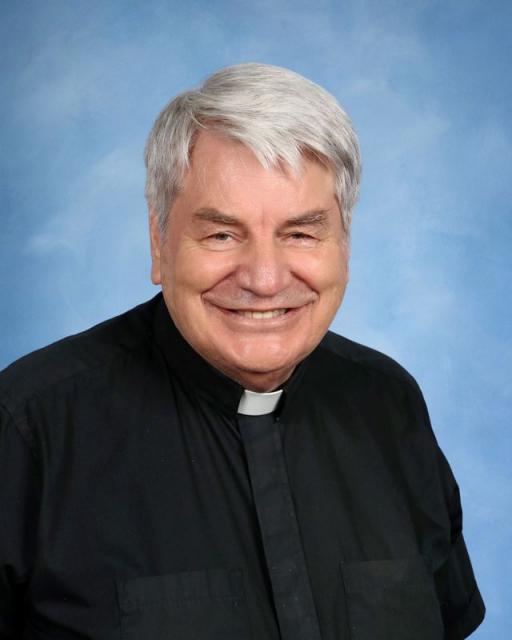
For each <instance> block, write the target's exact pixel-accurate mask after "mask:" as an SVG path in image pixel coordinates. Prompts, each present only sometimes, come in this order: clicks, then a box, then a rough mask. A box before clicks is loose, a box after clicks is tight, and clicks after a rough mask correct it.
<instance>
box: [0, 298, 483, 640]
mask: <svg viewBox="0 0 512 640" xmlns="http://www.w3.org/2000/svg"><path fill="white" fill-rule="evenodd" d="M242 392H243V389H242V388H241V387H240V386H239V385H238V384H236V383H235V382H233V381H232V380H229V379H228V378H226V377H225V376H223V375H222V374H220V373H219V372H218V371H216V370H215V369H213V368H212V367H210V366H209V365H208V364H207V363H205V362H204V361H203V360H202V359H201V358H200V357H199V356H198V355H197V354H196V353H195V352H194V351H193V349H192V348H191V347H190V346H189V345H188V344H187V343H186V342H185V341H184V340H183V339H182V338H181V336H180V335H179V333H178V331H177V330H176V328H175V327H174V325H173V324H172V322H171V319H170V317H169V315H168V313H167V310H166V308H165V304H164V302H163V299H162V297H161V295H159V296H157V297H156V298H154V299H153V300H151V301H150V302H148V303H146V304H144V305H140V306H139V307H137V308H135V309H133V310H131V311H129V312H128V313H126V314H124V315H122V316H119V317H118V318H114V319H112V320H109V321H107V322H106V323H103V324H101V325H98V326H97V327H94V328H93V329H91V330H90V331H88V332H85V333H83V334H80V335H78V336H74V337H71V338H68V339H66V340H63V341H60V342H59V343H56V344H54V345H51V346H50V347H47V348H46V349H43V350H41V351H38V352H35V353H33V354H31V355H29V356H27V357H25V358H22V359H21V360H19V361H17V362H16V363H14V364H13V365H11V366H10V367H9V368H8V369H6V370H5V371H4V372H3V373H2V374H0V638H2V639H6V640H7V639H18V638H24V639H26V640H35V639H40V640H42V639H45V640H49V639H51V640H59V639H71V638H90V639H98V640H113V639H114V638H115V639H116V640H119V638H121V639H125V640H126V639H130V640H131V639H133V640H134V639H135V638H137V640H146V639H147V640H159V639H161V638H162V639H163V638H166V639H169V638H172V639H173V640H175V639H178V640H181V639H187V640H189V639H190V640H192V639H193V640H212V639H221V638H222V640H229V639H230V638H234V639H236V640H249V639H251V640H260V639H261V640H278V639H279V638H281V639H282V640H292V639H293V640H296V639H297V638H299V637H300V638H304V639H305V638H318V637H320V638H322V640H335V639H336V640H381V639H385V640H388V639H389V640H403V639H406V638H407V640H441V639H448V640H459V639H462V638H465V637H467V636H468V635H469V634H470V633H471V632H472V631H473V630H474V629H475V628H476V626H478V624H480V622H481V620H482V618H483V615H484V605H483V602H482V599H481V597H480V594H479V591H478V588H477V585H476V582H475V579H474V576H473V572H472V569H471V563H470V560H469V557H468V554H467V549H466V546H465V543H464V538H463V535H462V511H461V506H460V497H459V492H458V488H457V484H456V481H455V479H454V477H453V475H452V473H451V470H450V467H449V464H448V462H447V461H446V459H445V457H444V456H443V454H442V452H441V451H440V449H439V447H438V445H437V443H436V440H435V437H434V435H433V433H432V430H431V427H430V423H429V419H428V413H427V410H426V407H425V403H424V401H423V398H422V395H421V392H420V391H419V389H418V387H417V385H416V383H415V381H414V380H413V378H411V376H409V374H407V372H405V371H404V370H403V369H402V368H401V367H400V366H399V365H397V364H396V363H395V362H393V361H392V360H390V359H389V358H387V357H386V356H383V355H382V354H379V353H377V352H375V351H372V350H371V349H368V348H366V347H363V346H361V345H357V344H355V343H353V342H351V341H349V340H346V339H345V338H342V337H340V336H336V335H335V334H332V333H328V334H327V335H326V336H325V338H324V340H323V341H322V343H321V344H320V345H319V347H318V348H317V349H316V350H315V351H314V352H313V353H312V354H311V355H310V356H309V357H308V358H307V359H306V360H305V361H304V362H303V363H302V364H301V365H300V366H299V367H298V369H297V370H296V372H295V373H294V375H293V376H292V378H291V379H290V380H289V381H288V383H287V384H286V385H285V392H284V394H283V396H282V398H281V401H280V404H279V406H278V408H277V410H276V412H275V413H274V414H273V416H267V417H266V418H264V419H263V421H262V422H259V421H258V424H260V425H263V432H264V434H266V436H269V434H270V435H271V438H273V448H272V447H268V446H267V445H268V443H269V440H268V438H267V440H266V444H265V442H263V444H262V443H261V442H260V443H258V441H257V439H256V440H254V439H253V438H252V437H251V436H250V435H249V433H248V432H244V431H243V428H244V424H245V425H247V423H246V422H245V421H246V420H249V421H251V420H252V418H242V417H241V416H237V407H238V403H239V400H240V397H241V395H242ZM252 436H254V432H253V433H252ZM264 440H265V438H264ZM260 445H261V446H260ZM267 480H268V482H267ZM286 505H288V507H287V506H286ZM274 528H275V529H274ZM273 534H277V537H276V536H273ZM292 557H293V559H294V560H293V566H292V565H291V564H288V563H289V562H290V558H292ZM286 567H288V568H291V569H292V572H291V573H292V578H291V579H288V578H287V576H286V575H285V574H283V573H282V570H283V569H284V570H286ZM283 594H284V595H283ZM294 598H298V600H295V602H299V603H300V606H298V607H295V608H293V607H290V608H288V607H287V602H292V601H293V600H294ZM311 600H312V603H311ZM285 605H286V607H285ZM285 608H286V612H285V614H284V613H283V609H285ZM306 620H311V621H312V623H311V625H310V627H309V628H308V627H307V624H306V622H305V621H306ZM315 622H316V624H315ZM317 627H318V629H319V635H318V632H317V631H315V629H316V628H317ZM297 629H299V631H298V632H297ZM297 633H298V634H299V635H297ZM308 634H309V635H308Z"/></svg>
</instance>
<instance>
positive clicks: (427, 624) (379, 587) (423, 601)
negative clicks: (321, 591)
mask: <svg viewBox="0 0 512 640" xmlns="http://www.w3.org/2000/svg"><path fill="white" fill-rule="evenodd" d="M341 573H342V577H343V583H344V587H345V595H346V602H347V609H348V620H349V626H350V638H351V640H442V639H443V638H444V628H443V624H442V619H441V613H440V608H439V603H438V600H437V596H436V593H435V589H434V582H433V579H432V577H431V575H430V574H429V573H428V571H427V569H426V566H425V563H424V561H423V558H422V557H421V556H414V557H410V558H400V559H394V560H369V561H366V562H349V563H341Z"/></svg>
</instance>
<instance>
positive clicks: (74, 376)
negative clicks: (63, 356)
mask: <svg viewBox="0 0 512 640" xmlns="http://www.w3.org/2000/svg"><path fill="white" fill-rule="evenodd" d="M50 346H51V345H50ZM134 351H135V350H130V351H129V352H127V353H119V354H116V355H115V356H112V357H111V358H110V359H109V360H107V361H105V362H101V363H97V364H95V365H86V366H84V367H82V368H81V369H78V370H77V371H74V372H73V373H70V374H67V375H63V376H62V377H61V378H58V379H56V380H52V381H51V382H49V383H48V384H46V385H44V384H43V385H41V386H40V387H38V388H37V389H32V390H31V392H30V393H28V394H26V395H23V396H22V397H21V398H20V399H19V400H18V402H17V403H15V404H14V403H13V404H12V406H11V407H10V408H9V406H8V405H7V404H5V403H2V402H0V405H1V406H3V407H4V408H5V411H6V412H7V413H8V414H9V415H10V416H11V417H12V419H13V422H14V423H17V419H16V418H15V417H14V416H15V415H16V414H17V413H18V412H19V413H24V412H25V407H26V405H27V404H28V403H30V402H31V401H33V400H41V401H43V402H44V401H45V400H46V397H45V396H46V395H47V394H48V393H51V392H52V391H54V390H55V389H57V388H58V387H60V386H64V385H65V384H67V383H69V382H71V381H73V380H79V379H80V378H81V377H85V376H87V375H94V374H96V373H100V372H101V370H103V369H107V368H108V367H111V366H117V364H118V362H119V361H120V360H121V359H122V358H130V357H135V354H134ZM1 393H2V395H3V396H4V399H7V398H9V399H11V397H12V396H11V394H10V393H9V392H6V391H4V390H1Z"/></svg>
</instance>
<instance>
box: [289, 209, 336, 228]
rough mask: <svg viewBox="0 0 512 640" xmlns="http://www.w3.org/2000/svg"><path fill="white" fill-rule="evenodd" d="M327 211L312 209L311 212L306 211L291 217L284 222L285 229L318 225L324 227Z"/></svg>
mask: <svg viewBox="0 0 512 640" xmlns="http://www.w3.org/2000/svg"><path fill="white" fill-rule="evenodd" d="M327 215H328V210H327V209H313V210H312V211H306V212H304V213H300V214H299V215H297V216H292V217H291V218H288V220H286V222H285V225H284V226H286V227H302V226H305V225H318V226H325V225H326V224H327Z"/></svg>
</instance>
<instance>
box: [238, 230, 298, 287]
mask: <svg viewBox="0 0 512 640" xmlns="http://www.w3.org/2000/svg"><path fill="white" fill-rule="evenodd" d="M291 277H292V276H291V271H290V265H289V264H288V261H287V258H286V255H285V252H284V251H283V249H282V248H280V247H278V246H276V243H275V241H274V239H262V238H259V239H255V240H253V242H252V243H251V245H250V246H249V247H245V248H244V252H243V256H242V259H241V262H240V264H239V267H238V270H237V284H238V286H239V287H241V288H242V289H245V290H246V291H250V292H251V293H253V294H254V295H256V296H259V297H265V298H270V297H272V296H275V295H277V294H278V293H280V292H282V291H283V290H284V289H285V288H286V287H287V286H288V284H289V283H290V280H291Z"/></svg>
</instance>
